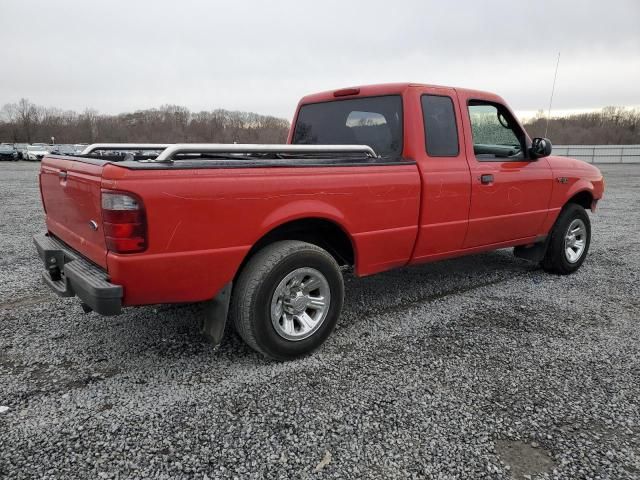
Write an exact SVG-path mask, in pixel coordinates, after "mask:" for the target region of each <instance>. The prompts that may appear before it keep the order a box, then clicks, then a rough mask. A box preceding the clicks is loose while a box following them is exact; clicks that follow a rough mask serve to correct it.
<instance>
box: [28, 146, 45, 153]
mask: <svg viewBox="0 0 640 480" xmlns="http://www.w3.org/2000/svg"><path fill="white" fill-rule="evenodd" d="M27 150H29V151H30V152H45V151H46V150H47V149H46V148H45V147H44V145H29V146H28V147H27Z"/></svg>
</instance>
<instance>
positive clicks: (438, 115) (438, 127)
mask: <svg viewBox="0 0 640 480" xmlns="http://www.w3.org/2000/svg"><path fill="white" fill-rule="evenodd" d="M421 101H422V116H423V118H424V137H425V143H426V149H427V154H428V155H429V156H430V157H457V156H458V152H459V150H460V147H459V146H458V128H457V127H456V115H455V112H454V109H453V101H452V100H451V98H450V97H446V96H442V95H422V98H421Z"/></svg>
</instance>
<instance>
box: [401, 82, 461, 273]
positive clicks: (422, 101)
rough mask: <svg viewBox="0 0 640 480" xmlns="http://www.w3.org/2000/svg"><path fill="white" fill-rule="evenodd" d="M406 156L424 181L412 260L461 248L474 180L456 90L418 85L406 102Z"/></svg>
mask: <svg viewBox="0 0 640 480" xmlns="http://www.w3.org/2000/svg"><path fill="white" fill-rule="evenodd" d="M406 108H407V121H406V122H405V124H406V131H407V138H409V139H411V142H410V145H407V146H408V147H410V148H411V151H409V152H407V155H408V156H411V158H414V159H415V160H416V162H417V163H418V168H419V171H420V177H421V180H422V196H421V208H420V230H419V232H418V239H417V241H416V246H415V249H414V253H413V259H412V262H413V263H420V262H424V261H428V260H435V259H437V258H439V257H443V256H446V254H447V253H448V252H454V251H458V250H460V249H461V248H462V246H463V242H464V239H465V235H466V233H467V224H468V217H469V202H470V196H471V180H470V172H469V165H468V164H467V159H466V150H465V143H464V138H463V136H462V134H461V132H462V130H463V124H462V121H461V110H460V106H459V104H458V99H457V97H456V92H455V90H454V89H452V88H443V87H423V86H420V87H414V88H412V90H411V91H410V93H409V94H408V101H407V102H406Z"/></svg>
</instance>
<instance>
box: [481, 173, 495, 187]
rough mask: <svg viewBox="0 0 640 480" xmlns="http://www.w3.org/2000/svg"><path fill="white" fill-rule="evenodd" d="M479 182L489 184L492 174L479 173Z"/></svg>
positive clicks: (491, 181)
mask: <svg viewBox="0 0 640 480" xmlns="http://www.w3.org/2000/svg"><path fill="white" fill-rule="evenodd" d="M480 183H482V184H483V185H489V184H490V183H493V175H491V174H490V173H485V174H483V175H480Z"/></svg>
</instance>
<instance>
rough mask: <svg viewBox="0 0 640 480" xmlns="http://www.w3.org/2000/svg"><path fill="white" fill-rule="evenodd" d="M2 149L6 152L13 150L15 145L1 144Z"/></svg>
mask: <svg viewBox="0 0 640 480" xmlns="http://www.w3.org/2000/svg"><path fill="white" fill-rule="evenodd" d="M0 150H2V151H3V152H5V151H7V150H13V147H12V146H11V145H0Z"/></svg>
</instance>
